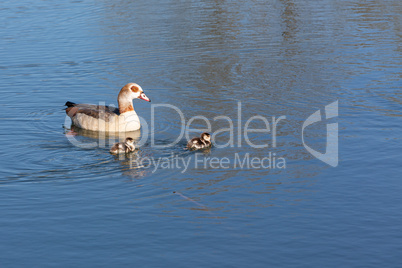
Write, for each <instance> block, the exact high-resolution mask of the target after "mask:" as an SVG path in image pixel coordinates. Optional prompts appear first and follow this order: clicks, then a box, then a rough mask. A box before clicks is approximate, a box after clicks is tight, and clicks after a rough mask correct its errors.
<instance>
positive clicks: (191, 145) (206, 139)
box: [187, 132, 212, 150]
mask: <svg viewBox="0 0 402 268" xmlns="http://www.w3.org/2000/svg"><path fill="white" fill-rule="evenodd" d="M211 146H212V143H211V135H209V134H208V133H206V132H204V133H202V134H201V137H200V138H192V139H191V140H190V141H189V142H188V143H187V149H189V150H198V149H204V148H208V147H211Z"/></svg>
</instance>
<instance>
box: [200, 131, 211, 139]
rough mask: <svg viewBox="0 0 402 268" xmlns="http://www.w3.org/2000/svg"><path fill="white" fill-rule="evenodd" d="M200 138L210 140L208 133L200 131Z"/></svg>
mask: <svg viewBox="0 0 402 268" xmlns="http://www.w3.org/2000/svg"><path fill="white" fill-rule="evenodd" d="M201 139H203V140H204V141H211V135H210V134H209V133H206V132H204V133H202V134H201Z"/></svg>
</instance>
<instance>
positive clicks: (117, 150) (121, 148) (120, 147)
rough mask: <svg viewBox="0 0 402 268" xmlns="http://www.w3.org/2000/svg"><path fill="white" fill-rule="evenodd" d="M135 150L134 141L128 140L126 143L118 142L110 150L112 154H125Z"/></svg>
mask: <svg viewBox="0 0 402 268" xmlns="http://www.w3.org/2000/svg"><path fill="white" fill-rule="evenodd" d="M134 150H135V146H134V139H133V138H126V140H125V141H124V142H118V143H116V144H115V145H113V146H112V148H110V153H112V154H124V153H129V152H133V151H134Z"/></svg>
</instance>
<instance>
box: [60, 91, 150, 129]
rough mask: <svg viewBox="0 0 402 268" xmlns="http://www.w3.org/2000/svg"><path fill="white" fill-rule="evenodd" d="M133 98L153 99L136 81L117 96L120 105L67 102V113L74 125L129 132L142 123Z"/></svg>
mask: <svg viewBox="0 0 402 268" xmlns="http://www.w3.org/2000/svg"><path fill="white" fill-rule="evenodd" d="M133 99H143V100H146V101H149V102H150V101H151V100H150V99H149V98H148V97H147V96H146V95H145V94H144V91H143V90H142V88H141V87H140V86H139V85H137V84H135V83H128V84H127V85H125V86H124V87H123V88H122V89H121V90H120V93H119V95H118V97H117V102H118V104H119V107H118V108H116V107H111V106H102V105H92V104H76V103H73V102H70V101H67V102H66V104H65V105H66V106H67V108H66V114H67V115H68V116H69V117H70V118H71V120H72V122H73V124H74V125H76V126H78V127H80V128H83V129H87V130H92V131H103V132H127V131H135V130H138V129H140V127H141V124H140V120H139V118H138V115H137V113H136V112H135V111H134V107H133Z"/></svg>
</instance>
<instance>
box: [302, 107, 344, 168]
mask: <svg viewBox="0 0 402 268" xmlns="http://www.w3.org/2000/svg"><path fill="white" fill-rule="evenodd" d="M337 116H338V101H335V102H333V103H330V104H328V105H327V106H325V119H330V118H333V117H337ZM320 121H321V112H320V110H318V111H316V112H315V113H313V114H312V115H310V116H309V117H308V118H307V120H306V121H304V123H303V127H302V141H303V145H304V147H305V148H306V149H307V151H308V152H309V153H310V154H312V155H313V156H314V157H316V158H317V159H319V160H321V161H322V162H324V163H327V164H328V165H330V166H332V167H336V166H338V123H330V124H327V145H326V149H325V154H323V153H320V152H317V151H316V150H313V149H312V148H310V147H309V146H308V145H307V144H306V143H305V142H304V129H305V128H306V127H307V126H309V125H311V124H314V123H316V122H320Z"/></svg>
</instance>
